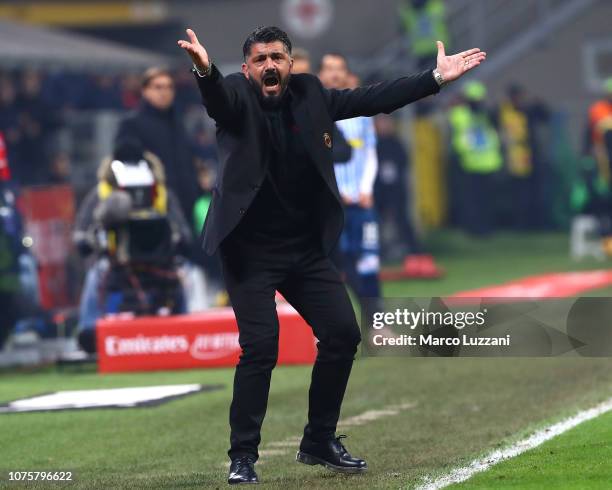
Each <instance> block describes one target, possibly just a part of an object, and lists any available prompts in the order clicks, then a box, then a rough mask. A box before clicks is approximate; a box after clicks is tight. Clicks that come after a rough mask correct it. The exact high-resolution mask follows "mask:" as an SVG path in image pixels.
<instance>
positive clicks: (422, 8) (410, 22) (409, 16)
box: [399, 0, 449, 70]
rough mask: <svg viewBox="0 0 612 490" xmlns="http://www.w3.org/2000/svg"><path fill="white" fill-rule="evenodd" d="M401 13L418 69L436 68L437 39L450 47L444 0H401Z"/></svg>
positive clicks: (403, 26)
mask: <svg viewBox="0 0 612 490" xmlns="http://www.w3.org/2000/svg"><path fill="white" fill-rule="evenodd" d="M399 13H400V19H401V22H402V28H403V30H404V33H405V34H406V36H407V38H408V42H409V45H410V54H411V55H412V57H413V58H414V59H415V60H416V64H417V67H418V69H420V70H426V69H428V68H431V69H433V68H435V67H436V56H437V54H438V48H437V46H436V41H442V42H443V43H444V44H445V47H446V49H447V50H448V48H449V46H448V30H447V27H446V20H445V18H444V15H445V7H444V1H443V0H401V2H400V6H399Z"/></svg>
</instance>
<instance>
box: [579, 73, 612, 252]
mask: <svg viewBox="0 0 612 490" xmlns="http://www.w3.org/2000/svg"><path fill="white" fill-rule="evenodd" d="M603 88H604V92H605V97H603V98H602V99H600V100H598V101H596V102H595V103H594V104H593V105H592V106H591V107H590V108H589V126H588V135H587V144H586V148H585V150H586V151H585V153H587V154H588V153H590V154H591V155H592V156H593V157H594V158H595V161H596V162H597V168H598V174H599V180H600V181H601V182H602V184H603V185H604V186H605V187H606V188H607V189H608V191H607V193H606V194H607V197H606V198H605V199H604V202H605V204H604V209H602V216H601V218H600V221H601V235H602V238H603V249H604V252H605V253H606V255H607V256H608V257H612V191H610V188H611V187H612V77H610V78H608V79H606V80H605V81H604V84H603Z"/></svg>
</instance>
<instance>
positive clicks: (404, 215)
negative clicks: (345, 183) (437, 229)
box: [374, 114, 441, 278]
mask: <svg viewBox="0 0 612 490" xmlns="http://www.w3.org/2000/svg"><path fill="white" fill-rule="evenodd" d="M374 124H375V128H376V136H377V145H376V151H377V154H378V175H377V178H376V182H375V184H374V203H375V204H376V209H377V211H378V213H379V216H380V220H381V222H382V223H383V224H385V223H391V224H392V225H393V227H394V228H395V230H396V232H397V235H398V238H399V241H400V243H401V247H402V254H403V256H404V270H405V272H406V275H407V276H409V277H427V278H431V277H439V276H440V273H441V271H440V269H439V268H438V267H437V266H436V264H435V262H434V260H433V257H432V256H431V255H430V254H427V253H424V250H423V246H422V245H421V243H420V241H419V239H418V237H417V234H416V232H415V229H414V225H413V221H412V213H411V212H410V211H409V209H411V208H412V197H411V193H410V184H409V177H410V169H409V160H408V153H406V150H405V149H404V146H403V145H402V143H401V141H400V139H399V137H398V136H397V132H396V129H395V121H394V119H393V117H392V116H390V115H388V114H379V115H378V116H376V118H375V119H374ZM383 243H384V242H383ZM386 248H388V247H386Z"/></svg>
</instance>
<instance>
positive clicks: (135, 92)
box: [121, 73, 140, 110]
mask: <svg viewBox="0 0 612 490" xmlns="http://www.w3.org/2000/svg"><path fill="white" fill-rule="evenodd" d="M138 104H140V76H139V75H137V74H136V73H128V74H127V75H124V76H123V77H122V78H121V105H122V106H123V108H124V109H128V110H132V109H136V108H137V107H138Z"/></svg>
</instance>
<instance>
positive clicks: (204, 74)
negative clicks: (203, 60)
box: [191, 60, 212, 78]
mask: <svg viewBox="0 0 612 490" xmlns="http://www.w3.org/2000/svg"><path fill="white" fill-rule="evenodd" d="M191 71H193V72H194V73H197V74H198V76H199V77H200V78H206V77H209V76H210V74H211V73H212V61H211V60H208V68H207V69H206V71H200V70H198V67H197V66H196V65H195V63H194V64H193V68H192V69H191Z"/></svg>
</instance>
